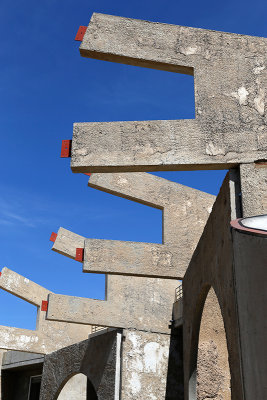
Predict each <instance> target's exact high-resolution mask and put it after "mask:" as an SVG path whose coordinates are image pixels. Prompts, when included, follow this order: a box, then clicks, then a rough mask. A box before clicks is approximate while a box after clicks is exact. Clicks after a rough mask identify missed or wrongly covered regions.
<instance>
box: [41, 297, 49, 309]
mask: <svg viewBox="0 0 267 400" xmlns="http://www.w3.org/2000/svg"><path fill="white" fill-rule="evenodd" d="M47 309H48V301H47V300H43V301H42V306H41V311H47Z"/></svg>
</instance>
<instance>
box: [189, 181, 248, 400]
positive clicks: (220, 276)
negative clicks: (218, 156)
mask: <svg viewBox="0 0 267 400" xmlns="http://www.w3.org/2000/svg"><path fill="white" fill-rule="evenodd" d="M230 213H231V207H230V195H229V181H228V178H226V179H225V181H224V183H223V186H222V188H221V191H220V193H219V195H218V197H217V199H216V202H215V204H214V207H213V212H212V214H211V215H210V218H209V220H208V223H207V225H206V227H205V229H204V232H203V235H202V237H201V239H200V241H199V244H198V246H197V249H196V251H195V253H194V255H193V257H192V260H191V262H190V265H189V267H188V270H187V272H186V274H185V277H184V280H183V322H184V323H183V342H184V345H183V346H184V386H185V400H195V399H196V371H197V354H198V339H199V331H200V323H201V318H202V313H203V308H204V304H205V301H206V298H207V295H208V292H209V290H210V288H211V287H212V288H213V289H214V291H215V293H216V296H217V298H218V303H219V305H220V309H221V315H222V318H223V321H224V327H225V334H226V338H227V346H228V353H229V367H230V373H231V391H232V398H233V399H243V398H244V397H243V380H242V373H241V362H240V360H241V352H240V335H239V323H238V314H237V301H236V292H235V277H234V256H233V246H232V238H231V232H230V229H229V220H230Z"/></svg>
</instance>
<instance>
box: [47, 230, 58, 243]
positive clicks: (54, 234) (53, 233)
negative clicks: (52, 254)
mask: <svg viewBox="0 0 267 400" xmlns="http://www.w3.org/2000/svg"><path fill="white" fill-rule="evenodd" d="M56 238H57V233H55V232H52V233H51V236H50V239H49V240H50V241H51V242H55V241H56Z"/></svg>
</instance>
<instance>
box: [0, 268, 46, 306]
mask: <svg viewBox="0 0 267 400" xmlns="http://www.w3.org/2000/svg"><path fill="white" fill-rule="evenodd" d="M0 288H1V289H3V290H5V291H6V292H9V293H11V294H13V295H15V296H17V297H19V298H20V299H22V300H25V301H27V302H28V303H31V304H33V305H34V306H37V307H41V304H42V301H43V300H46V299H47V296H48V294H49V293H51V292H50V291H49V290H47V289H45V288H43V287H42V286H40V285H37V283H35V282H32V281H30V280H29V279H27V278H24V276H21V275H19V274H17V273H16V272H14V271H12V270H11V269H8V268H6V267H4V268H3V269H2V271H1V276H0Z"/></svg>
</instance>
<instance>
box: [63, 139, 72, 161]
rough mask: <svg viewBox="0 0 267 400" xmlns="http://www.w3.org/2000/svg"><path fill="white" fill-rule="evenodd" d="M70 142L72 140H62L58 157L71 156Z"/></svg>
mask: <svg viewBox="0 0 267 400" xmlns="http://www.w3.org/2000/svg"><path fill="white" fill-rule="evenodd" d="M71 142H72V140H62V145H61V155H60V157H62V158H67V157H70V156H71Z"/></svg>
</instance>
